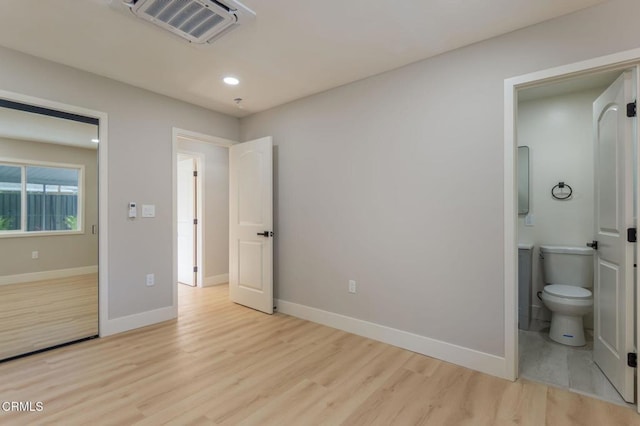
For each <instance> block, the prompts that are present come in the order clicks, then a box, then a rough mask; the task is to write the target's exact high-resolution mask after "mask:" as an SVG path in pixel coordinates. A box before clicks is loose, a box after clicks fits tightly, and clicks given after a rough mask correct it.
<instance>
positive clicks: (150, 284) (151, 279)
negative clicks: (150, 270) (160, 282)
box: [147, 274, 156, 287]
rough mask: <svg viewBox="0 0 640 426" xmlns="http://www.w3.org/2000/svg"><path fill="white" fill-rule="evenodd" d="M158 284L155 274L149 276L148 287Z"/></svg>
mask: <svg viewBox="0 0 640 426" xmlns="http://www.w3.org/2000/svg"><path fill="white" fill-rule="evenodd" d="M155 284H156V277H155V275H154V274H147V287H151V286H152V285H155Z"/></svg>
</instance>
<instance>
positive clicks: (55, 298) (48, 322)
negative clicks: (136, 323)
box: [0, 273, 98, 360]
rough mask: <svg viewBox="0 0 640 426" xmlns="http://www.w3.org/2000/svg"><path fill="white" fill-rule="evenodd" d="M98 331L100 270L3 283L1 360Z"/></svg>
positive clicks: (1, 295) (0, 295)
mask: <svg viewBox="0 0 640 426" xmlns="http://www.w3.org/2000/svg"><path fill="white" fill-rule="evenodd" d="M96 334H98V274H97V273H94V274H86V275H76V276H72V277H65V278H56V279H50V280H42V281H33V282H26V283H18V284H7V285H0V360H1V359H5V358H9V357H12V356H15V355H20V354H24V353H29V352H33V351H36V350H39V349H43V348H48V347H51V346H56V345H59V344H61V343H67V342H72V341H74V340H78V339H82V338H84V337H90V336H95V335H96Z"/></svg>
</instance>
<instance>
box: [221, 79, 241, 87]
mask: <svg viewBox="0 0 640 426" xmlns="http://www.w3.org/2000/svg"><path fill="white" fill-rule="evenodd" d="M222 81H224V82H225V83H227V84H228V85H229V86H236V85H237V84H238V83H240V80H238V79H237V78H235V77H225V78H223V79H222Z"/></svg>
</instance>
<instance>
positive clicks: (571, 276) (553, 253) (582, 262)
mask: <svg viewBox="0 0 640 426" xmlns="http://www.w3.org/2000/svg"><path fill="white" fill-rule="evenodd" d="M540 263H541V264H542V273H543V278H544V282H545V284H547V285H548V284H564V285H573V286H577V287H584V288H592V287H593V249H591V248H589V247H567V246H544V245H543V246H540Z"/></svg>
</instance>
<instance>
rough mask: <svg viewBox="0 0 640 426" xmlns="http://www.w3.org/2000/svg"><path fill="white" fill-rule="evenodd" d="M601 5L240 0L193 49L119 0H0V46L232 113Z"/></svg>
mask: <svg viewBox="0 0 640 426" xmlns="http://www.w3.org/2000/svg"><path fill="white" fill-rule="evenodd" d="M602 2H604V0H561V1H558V0H405V1H395V2H390V1H388V0H386V1H385V0H351V1H344V0H323V1H303V0H269V1H265V0H244V1H243V3H244V4H245V5H246V6H248V7H249V8H251V9H252V10H254V11H255V12H256V19H255V20H254V21H252V22H251V23H249V24H247V25H244V26H240V27H239V28H238V29H236V30H234V31H232V32H230V33H228V34H227V35H225V36H223V37H222V38H220V39H218V40H217V41H215V42H214V43H213V44H212V45H206V46H197V45H191V44H189V43H188V42H186V41H184V40H182V39H180V38H178V37H176V36H175V35H173V34H171V33H169V32H165V31H163V30H161V29H159V28H157V27H155V26H153V25H151V24H148V23H146V22H144V21H142V20H139V19H138V18H135V17H134V16H133V15H131V13H130V12H128V11H127V10H125V8H123V7H122V5H121V3H120V0H46V1H45V0H2V1H0V44H1V45H3V46H5V47H9V48H12V49H15V50H19V51H23V52H26V53H29V54H32V55H35V56H39V57H43V58H46V59H49V60H52V61H55V62H60V63H63V64H66V65H70V66H72V67H76V68H79V69H83V70H86V71H90V72H93V73H96V74H99V75H103V76H106V77H110V78H113V79H116V80H120V81H123V82H126V83H129V84H132V85H135V86H138V87H142V88H145V89H148V90H151V91H154V92H157V93H161V94H164V95H167V96H171V97H173V98H177V99H181V100H184V101H187V102H190V103H194V104H197V105H201V106H203V107H206V108H209V109H213V110H216V111H220V112H223V113H227V114H231V115H234V116H237V117H242V116H246V115H249V114H251V113H254V112H258V111H262V110H265V109H268V108H270V107H273V106H276V105H280V104H283V103H285V102H288V101H292V100H294V99H298V98H301V97H304V96H308V95H311V94H313V93H318V92H321V91H324V90H327V89H330V88H333V87H337V86H340V85H343V84H346V83H349V82H352V81H355V80H359V79H362V78H365V77H368V76H371V75H375V74H379V73H381V72H384V71H387V70H390V69H394V68H397V67H400V66H403V65H406V64H409V63H412V62H415V61H418V60H420V59H424V58H427V57H430V56H434V55H437V54H439V53H442V52H445V51H448V50H452V49H455V48H458V47H461V46H465V45H469V44H472V43H474V42H477V41H480V40H484V39H487V38H490V37H494V36H497V35H500V34H504V33H507V32H510V31H513V30H516V29H519V28H523V27H525V26H529V25H533V24H536V23H538V22H541V21H544V20H547V19H551V18H554V17H557V16H560V15H564V14H567V13H571V12H574V11H576V10H579V9H583V8H586V7H590V6H593V5H595V4H598V3H602ZM226 75H234V76H237V77H238V78H240V80H241V83H240V85H238V86H236V87H229V86H226V85H225V84H224V83H222V77H224V76H226ZM236 97H241V98H243V99H244V100H243V102H242V103H243V109H239V108H238V107H237V106H236V105H235V103H234V102H233V99H234V98H236Z"/></svg>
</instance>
